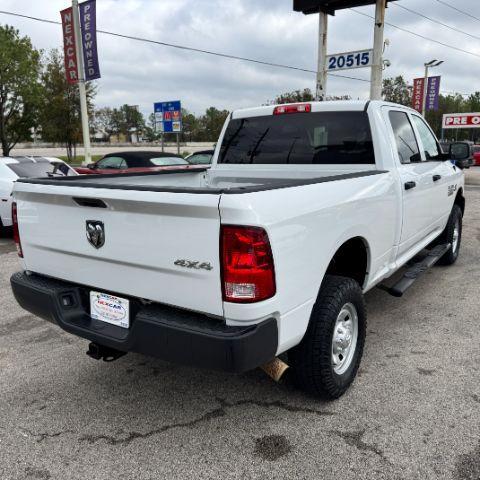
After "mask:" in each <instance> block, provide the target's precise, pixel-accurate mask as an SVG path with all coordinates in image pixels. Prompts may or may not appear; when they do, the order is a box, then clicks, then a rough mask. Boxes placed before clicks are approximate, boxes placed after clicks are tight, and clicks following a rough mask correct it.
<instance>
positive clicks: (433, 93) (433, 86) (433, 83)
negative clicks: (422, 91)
mask: <svg viewBox="0 0 480 480" xmlns="http://www.w3.org/2000/svg"><path fill="white" fill-rule="evenodd" d="M441 79H442V77H440V76H437V77H429V79H428V85H427V103H426V108H427V111H429V110H435V111H436V110H438V101H439V99H440V82H441Z"/></svg>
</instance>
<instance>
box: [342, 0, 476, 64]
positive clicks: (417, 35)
mask: <svg viewBox="0 0 480 480" xmlns="http://www.w3.org/2000/svg"><path fill="white" fill-rule="evenodd" d="M350 10H351V11H352V12H355V13H358V14H359V15H363V16H364V17H368V18H372V19H374V20H375V17H372V15H368V14H367V13H363V12H359V11H358V10H355V9H354V8H350ZM385 25H388V26H390V27H393V28H396V29H397V30H400V31H402V32H405V33H409V34H410V35H414V36H415V37H418V38H422V39H423V40H427V41H429V42H432V43H437V44H438V45H441V46H442V47H445V48H450V49H451V50H455V51H457V52H461V53H466V54H467V55H471V56H473V57H477V58H480V55H479V54H477V53H474V52H470V51H468V50H463V49H462V48H459V47H454V46H453V45H448V44H447V43H443V42H440V41H439V40H434V39H433V38H429V37H425V36H424V35H420V34H419V33H416V32H412V31H411V30H408V29H406V28H403V27H399V26H398V25H394V24H393V23H388V22H385Z"/></svg>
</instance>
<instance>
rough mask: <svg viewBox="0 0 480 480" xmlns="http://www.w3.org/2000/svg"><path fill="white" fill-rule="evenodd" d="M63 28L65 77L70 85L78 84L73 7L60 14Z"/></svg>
mask: <svg viewBox="0 0 480 480" xmlns="http://www.w3.org/2000/svg"><path fill="white" fill-rule="evenodd" d="M60 15H61V17H62V28H63V50H64V57H65V75H66V77H67V82H68V83H72V84H74V83H78V62H77V49H76V44H75V31H74V28H73V11H72V7H69V8H66V9H65V10H62V11H61V12H60Z"/></svg>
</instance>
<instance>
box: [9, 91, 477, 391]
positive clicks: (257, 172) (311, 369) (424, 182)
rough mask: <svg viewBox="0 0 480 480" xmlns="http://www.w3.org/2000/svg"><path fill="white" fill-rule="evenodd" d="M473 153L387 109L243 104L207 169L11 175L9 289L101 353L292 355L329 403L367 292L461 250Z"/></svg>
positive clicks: (351, 370)
mask: <svg viewBox="0 0 480 480" xmlns="http://www.w3.org/2000/svg"><path fill="white" fill-rule="evenodd" d="M469 156H470V147H469V145H468V144H463V143H457V144H453V145H452V147H451V149H450V153H449V154H444V153H443V152H442V151H441V149H440V146H439V144H438V141H437V139H436V138H435V136H434V134H433V133H432V131H431V129H430V128H429V126H428V125H427V124H426V123H425V121H424V120H423V119H422V117H420V116H419V115H418V114H417V113H416V112H415V111H413V110H411V109H409V108H406V107H403V106H399V105H395V104H390V103H385V102H377V101H375V102H374V101H372V102H324V103H307V104H305V103H303V104H289V105H279V106H265V107H260V108H252V109H245V110H238V111H235V112H233V113H232V114H231V115H230V117H229V118H228V120H227V122H226V124H225V126H224V129H223V131H222V133H221V137H220V139H219V142H218V145H217V147H216V151H215V154H214V158H213V165H212V167H211V168H210V169H205V170H200V171H198V170H196V171H192V170H182V171H168V172H167V171H166V172H163V173H160V174H159V173H155V174H149V173H146V174H127V175H125V174H123V175H116V174H113V175H90V176H88V177H76V178H75V177H64V178H58V179H57V178H56V179H30V178H25V179H20V180H18V181H17V182H16V186H15V190H14V199H15V204H14V207H13V212H14V215H13V216H14V221H15V238H16V241H17V246H18V251H19V255H20V257H21V259H22V263H23V271H22V272H19V273H17V274H15V275H13V277H12V279H11V284H12V287H13V292H14V294H15V297H16V299H17V301H18V302H19V304H20V305H21V306H22V307H23V308H25V309H26V310H28V311H30V312H32V313H33V314H35V315H37V316H39V317H42V318H44V319H45V320H48V321H50V322H53V323H55V324H58V325H59V326H60V327H61V328H63V329H64V330H66V331H67V332H70V333H72V334H75V335H78V336H80V337H83V338H85V339H88V340H90V342H92V343H91V344H90V349H89V354H90V355H91V356H93V357H94V358H97V359H99V358H103V359H104V360H113V359H115V358H117V357H119V356H120V355H122V354H124V353H125V352H129V351H133V352H140V353H144V354H147V355H152V356H156V357H159V358H163V359H165V360H169V361H174V362H180V363H184V364H190V365H196V366H202V367H208V368H218V369H224V370H227V371H232V372H243V371H247V370H249V369H253V368H256V367H258V366H261V365H264V364H265V363H268V362H269V361H270V360H272V359H274V358H275V357H276V356H278V355H280V354H283V353H286V356H285V357H286V362H288V364H289V365H290V366H291V368H292V372H293V373H294V375H295V378H296V380H297V382H298V384H299V385H300V386H301V387H302V388H304V389H306V390H308V391H310V392H312V393H314V394H316V395H319V396H323V397H327V398H337V397H339V396H340V395H342V394H343V393H344V392H345V391H346V389H347V388H348V386H349V385H350V384H351V382H352V381H353V379H354V377H355V375H356V372H357V369H358V366H359V363H360V360H361V356H362V351H363V346H364V341H365V334H366V313H365V306H364V300H363V294H364V293H365V292H367V291H368V290H370V289H371V288H373V287H375V286H382V288H384V289H386V290H387V291H388V292H390V293H392V294H393V295H397V296H401V295H402V294H403V292H404V291H405V290H406V288H407V287H408V286H410V285H411V284H412V283H413V281H414V280H415V278H416V277H418V276H419V275H420V274H421V273H422V272H423V271H424V270H425V269H426V268H428V267H430V266H432V265H433V264H434V263H436V262H437V261H441V262H442V263H444V264H451V263H453V262H455V260H456V259H457V256H458V253H459V249H460V241H461V232H462V218H463V212H464V208H465V200H464V175H463V172H462V169H461V168H462V163H465V161H468V158H467V157H469ZM419 254H420V255H421V257H419ZM414 257H416V259H414V260H413V265H412V262H409V261H411V260H412V259H413V258H414ZM407 262H409V267H408V270H407V271H406V272H405V275H404V276H402V277H401V278H400V279H398V280H397V281H396V282H395V283H394V284H392V285H389V286H388V283H392V279H390V280H388V279H389V277H391V276H392V274H393V273H395V272H397V271H398V270H399V269H401V268H402V267H404V266H405V265H406V264H407ZM386 279H387V281H386V282H385V280H386Z"/></svg>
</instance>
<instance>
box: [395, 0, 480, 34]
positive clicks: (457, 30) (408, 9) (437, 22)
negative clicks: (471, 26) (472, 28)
mask: <svg viewBox="0 0 480 480" xmlns="http://www.w3.org/2000/svg"><path fill="white" fill-rule="evenodd" d="M392 5H394V6H395V7H397V8H402V9H403V10H406V11H407V12H410V13H413V14H415V15H418V16H419V17H422V18H425V19H427V20H428V21H430V22H433V23H436V24H438V25H441V26H442V27H446V28H449V29H450V30H453V31H454V32H458V33H462V34H463V35H467V36H468V37H471V38H474V39H475V40H480V37H477V36H476V35H473V34H472V33H468V32H465V31H464V30H460V29H459V28H457V27H452V26H451V25H447V24H446V23H443V22H441V21H440V20H435V19H434V18H430V17H427V15H424V14H423V13H420V12H416V11H415V10H411V9H410V8H407V7H404V6H403V5H400V4H399V3H392Z"/></svg>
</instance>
